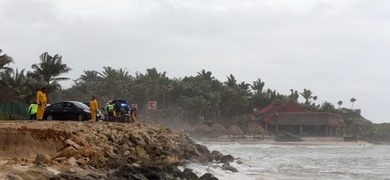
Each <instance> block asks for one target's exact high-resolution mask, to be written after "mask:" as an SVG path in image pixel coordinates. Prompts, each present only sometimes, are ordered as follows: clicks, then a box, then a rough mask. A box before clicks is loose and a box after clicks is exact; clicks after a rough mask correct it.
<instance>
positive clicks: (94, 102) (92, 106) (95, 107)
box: [89, 96, 99, 122]
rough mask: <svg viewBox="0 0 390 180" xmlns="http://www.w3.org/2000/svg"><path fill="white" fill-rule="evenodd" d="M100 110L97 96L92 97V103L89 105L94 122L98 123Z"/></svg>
mask: <svg viewBox="0 0 390 180" xmlns="http://www.w3.org/2000/svg"><path fill="white" fill-rule="evenodd" d="M98 109H99V105H98V102H97V100H96V98H95V96H92V100H91V103H90V104H89V110H91V116H92V121H93V122H96V113H97V110H98Z"/></svg>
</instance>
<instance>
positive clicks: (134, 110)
mask: <svg viewBox="0 0 390 180" xmlns="http://www.w3.org/2000/svg"><path fill="white" fill-rule="evenodd" d="M136 111H137V108H136V106H135V105H133V107H131V110H130V117H131V123H137V122H136V121H135V117H137V113H136Z"/></svg>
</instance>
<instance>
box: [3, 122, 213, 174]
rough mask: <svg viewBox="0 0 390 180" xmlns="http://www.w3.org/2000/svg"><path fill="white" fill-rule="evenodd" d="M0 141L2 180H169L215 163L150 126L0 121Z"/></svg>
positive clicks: (200, 149)
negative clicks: (190, 165)
mask: <svg viewBox="0 0 390 180" xmlns="http://www.w3.org/2000/svg"><path fill="white" fill-rule="evenodd" d="M0 141H1V142H0V146H1V148H0V179H18V178H19V179H41V178H43V179H106V178H110V177H112V178H113V177H115V178H125V179H131V178H133V179H137V177H138V178H139V179H142V178H143V177H145V178H146V179H153V178H156V177H159V178H167V179H170V178H174V177H181V176H184V175H185V173H187V172H180V170H178V168H177V165H179V164H182V163H183V162H197V163H201V164H207V163H209V162H212V161H214V160H215V158H214V156H213V155H212V154H211V153H210V151H209V150H208V149H207V148H206V147H205V146H203V145H200V144H197V143H196V142H194V141H193V140H192V139H190V138H189V137H187V136H186V135H184V134H181V133H177V132H175V131H172V130H171V129H169V128H166V127H163V126H159V125H152V124H127V123H112V122H99V123H91V122H75V121H2V122H0ZM187 174H188V173H187ZM214 178H215V177H214Z"/></svg>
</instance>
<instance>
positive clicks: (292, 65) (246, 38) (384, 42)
mask: <svg viewBox="0 0 390 180" xmlns="http://www.w3.org/2000/svg"><path fill="white" fill-rule="evenodd" d="M389 9H390V1H384V0H232V1H230V0H175V1H174V0H82V1H80V0H0V24H1V25H0V49H2V50H3V53H7V54H8V55H10V56H12V57H13V58H14V61H15V63H14V64H12V65H11V67H13V68H18V69H26V71H29V70H31V65H32V64H34V63H39V62H40V60H39V55H41V54H42V53H43V52H48V53H49V54H50V55H52V56H54V55H55V54H59V55H62V56H63V63H65V64H67V65H68V66H69V67H71V68H72V69H73V70H72V71H71V72H69V74H67V75H66V76H67V77H69V78H71V79H77V78H78V77H80V75H81V74H83V70H96V71H99V72H101V71H103V67H104V66H110V67H113V68H115V69H119V68H126V70H128V71H129V73H130V74H131V75H135V72H137V71H138V72H141V73H145V72H146V69H148V68H153V67H155V68H157V70H158V71H159V72H164V71H165V72H166V73H167V76H168V77H170V78H173V77H184V76H196V75H197V72H200V71H201V70H203V69H205V70H206V71H211V72H212V73H213V74H212V75H213V76H214V77H216V78H217V79H218V80H220V81H221V82H224V81H226V80H227V76H229V75H230V74H232V75H234V76H235V77H236V79H237V80H238V83H240V82H242V81H244V82H246V83H251V84H252V83H253V81H255V80H257V78H260V79H261V80H262V81H264V82H265V89H268V88H270V89H272V90H276V91H278V92H280V93H282V94H285V95H289V94H290V89H294V90H298V92H302V91H303V89H304V88H306V89H310V90H311V91H312V92H313V95H315V96H318V100H317V101H316V103H322V102H324V101H328V102H330V103H332V104H334V105H335V107H336V108H337V107H338V105H337V102H338V101H339V100H341V101H343V105H342V107H346V108H351V105H352V104H351V102H350V99H351V98H356V102H355V103H354V105H353V107H354V108H356V109H361V110H362V115H363V116H364V117H365V118H367V119H369V120H371V121H372V122H374V123H382V122H390V118H389V117H388V113H387V110H389V104H390V96H389V92H390V81H389V77H390V70H389V67H390V60H389V57H390V56H389V55H390V50H389V48H390V11H389ZM72 83H73V81H67V82H64V83H62V85H63V86H64V87H65V88H68V87H70V85H71V84H72ZM300 101H301V102H303V99H300Z"/></svg>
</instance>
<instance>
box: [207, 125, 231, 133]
mask: <svg viewBox="0 0 390 180" xmlns="http://www.w3.org/2000/svg"><path fill="white" fill-rule="evenodd" d="M210 130H211V132H216V133H221V134H223V133H226V131H227V129H226V128H225V127H224V126H222V125H221V124H218V123H215V124H213V125H212V126H211V127H210Z"/></svg>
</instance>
